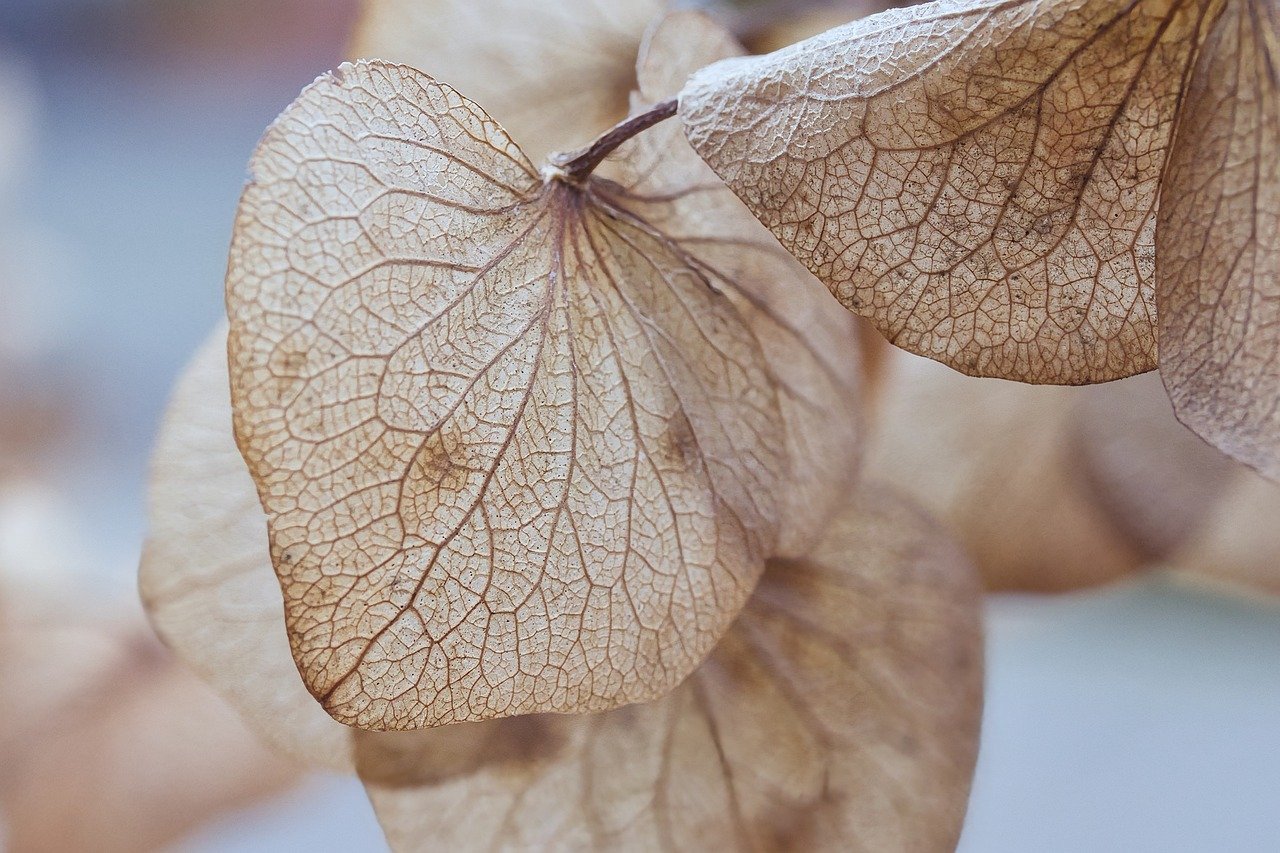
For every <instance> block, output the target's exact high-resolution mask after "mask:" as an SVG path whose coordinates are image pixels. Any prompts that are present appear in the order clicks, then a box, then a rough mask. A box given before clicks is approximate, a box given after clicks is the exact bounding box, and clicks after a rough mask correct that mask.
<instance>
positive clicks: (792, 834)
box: [357, 489, 982, 851]
mask: <svg viewBox="0 0 1280 853" xmlns="http://www.w3.org/2000/svg"><path fill="white" fill-rule="evenodd" d="M978 600H979V599H978V591H977V584H976V583H975V579H974V575H973V572H972V569H971V568H970V567H969V566H968V565H967V564H966V563H965V561H964V558H963V557H962V556H961V554H960V552H959V551H958V550H957V549H956V548H955V546H954V545H952V544H951V543H950V542H949V540H948V539H947V538H946V537H945V536H944V535H943V534H942V533H941V531H940V530H939V528H937V527H936V526H934V524H933V523H932V522H930V521H928V520H926V519H925V518H924V517H922V516H921V515H919V514H918V513H917V512H916V510H914V509H913V508H911V507H910V506H909V505H908V504H905V503H903V502H902V501H901V500H900V499H898V498H895V497H893V496H892V495H891V494H889V493H886V492H884V491H881V490H876V489H870V490H868V491H866V492H865V493H864V494H863V496H862V497H861V498H859V499H858V501H857V502H856V504H855V505H853V506H851V507H849V508H848V509H847V510H846V511H845V512H844V513H843V514H842V515H841V516H840V517H839V518H838V520H837V521H836V522H835V523H834V525H833V526H832V528H831V529H830V530H829V532H828V534H827V535H826V536H825V537H823V540H822V544H821V545H819V546H818V548H817V549H816V550H815V552H814V553H813V555H812V556H811V557H809V558H806V559H804V560H799V561H779V562H776V563H771V564H770V566H769V569H768V570H767V571H766V573H765V575H764V578H763V579H762V581H761V583H760V586H759V588H758V589H757V590H756V593H755V595H754V596H753V597H752V598H751V601H750V603H749V604H748V606H747V609H746V610H745V611H744V612H743V615H742V616H741V617H740V618H739V620H738V621H737V622H736V623H735V624H734V626H733V627H732V628H731V629H730V631H729V633H728V634H727V635H726V636H725V638H724V640H723V641H722V642H721V644H720V645H719V646H718V647H717V649H716V651H715V653H714V654H713V655H712V656H711V658H710V659H709V660H708V661H707V662H706V663H705V664H704V665H703V666H702V667H701V668H700V669H699V670H698V671H697V672H696V673H695V674H694V676H693V677H691V678H690V679H689V680H688V681H687V682H686V683H685V684H683V685H682V686H681V687H680V688H679V689H678V690H677V691H676V692H674V693H673V694H671V695H670V696H667V697H666V698H664V699H662V700H661V701H658V702H654V703H651V704H648V705H643V706H635V707H631V708H624V709H620V710H615V711H611V712H608V713H605V714H600V715H596V716H591V717H553V716H541V717H530V718H522V719H517V720H502V721H496V722H492V723H484V724H480V726H481V728H482V729H484V731H485V734H486V735H487V738H488V741H489V743H490V744H491V746H492V749H491V750H490V752H489V753H488V754H487V755H485V756H484V760H480V761H470V762H469V763H467V764H466V765H465V766H460V767H457V768H453V769H452V771H449V770H445V771H444V772H442V769H443V768H442V763H441V761H440V760H439V755H440V753H441V750H442V749H447V747H448V745H449V740H448V739H449V738H450V737H451V736H452V735H453V734H454V729H453V728H449V729H440V730H436V731H431V732H424V733H410V734H398V733H396V734H373V733H361V734H360V735H359V736H358V738H357V758H358V768H359V772H360V774H361V776H362V778H363V779H364V781H365V785H366V787H367V788H368V790H369V795H370V799H371V800H372V801H373V804H374V808H375V810H376V811H377V812H378V816H379V819H380V820H381V822H382V824H383V827H384V828H385V829H386V831H387V836H388V840H389V841H390V842H391V844H392V846H393V847H394V848H396V849H399V850H426V849H442V848H448V849H455V848H456V849H486V850H529V849H537V850H580V849H597V850H603V849H608V850H654V849H671V850H686V849H716V850H738V849H741V850H866V851H879V850H938V851H941V850H949V849H952V848H953V847H954V845H955V841H956V838H957V836H958V835H959V830H960V825H961V822H962V819H963V816H964V808H965V802H966V799H967V793H968V786H969V778H970V775H971V773H972V768H973V762H974V758H975V755H976V745H977V744H976V735H977V728H978V720H979V716H980V706H981V685H980V682H981V654H982V652H981V635H980V634H981V632H980V629H979V626H978V622H977V618H978V610H979V607H978Z"/></svg>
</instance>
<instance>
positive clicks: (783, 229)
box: [680, 0, 1218, 384]
mask: <svg viewBox="0 0 1280 853" xmlns="http://www.w3.org/2000/svg"><path fill="white" fill-rule="evenodd" d="M1216 8H1218V4H1217V3H1216V2H1215V0H1196V2H1174V1H1173V0H1136V1H1135V2H1130V3H1115V2H1113V0H1082V2H1053V0H1012V1H1011V2H995V0H943V2H935V3H928V4H924V5H920V6H914V7H910V8H907V9H902V10H892V11H889V12H885V13H883V14H880V15H876V16H873V17H870V18H865V19H863V20H861V21H857V22H854V23H852V24H848V25H846V26H844V27H840V28H837V29H835V30H832V31H829V32H827V33H824V34H822V35H819V36H816V37H815V38H812V39H809V40H807V41H804V42H801V43H800V44H797V45H794V46H792V47H790V48H786V49H783V50H781V51H778V52H777V53H773V54H769V55H767V56H763V57H754V58H749V59H735V60H731V61H729V62H723V63H718V64H716V65H714V66H712V67H710V68H707V69H704V70H703V71H701V72H700V73H699V74H697V75H696V76H695V77H694V78H693V79H692V80H691V81H690V84H689V85H688V87H686V89H685V90H684V91H683V92H682V94H681V98H680V114H681V117H682V118H683V121H684V125H685V129H686V131H687V133H688V136H689V139H690V141H691V142H692V144H693V147H694V148H695V149H696V150H697V151H698V153H699V154H701V155H702V157H703V158H704V159H705V160H706V161H707V162H708V163H710V164H711V166H712V167H713V168H714V169H715V170H716V171H717V172H718V173H719V174H720V175H721V177H723V178H724V179H725V181H726V182H727V183H728V184H729V185H730V186H731V187H733V189H734V190H735V191H736V192H737V193H738V194H739V195H740V196H741V197H742V199H743V200H744V201H745V202H746V203H747V206H748V207H749V208H751V210H752V211H753V212H754V213H755V214H756V215H757V216H759V217H760V218H761V220H762V221H763V222H764V223H765V224H766V225H768V226H769V228H770V229H771V230H772V231H773V232H774V234H776V235H777V237H778V239H779V240H780V241H781V242H782V244H783V245H784V246H786V247H787V248H788V249H789V250H791V251H792V252H793V253H794V254H795V255H796V256H797V257H798V258H800V259H801V260H802V261H804V263H805V264H806V265H808V267H809V268H810V269H811V270H812V271H813V272H814V273H815V274H816V275H817V276H818V278H820V279H822V280H823V281H824V282H825V283H826V284H827V285H828V286H829V287H830V288H831V289H832V291H833V292H834V293H835V294H836V296H837V297H838V298H839V299H840V300H841V302H843V303H844V304H845V305H846V306H847V307H849V308H850V309H851V310H853V311H856V312H858V313H861V314H863V315H865V316H867V317H870V318H872V319H873V320H874V321H875V323H876V325H877V327H878V328H880V329H881V331H882V332H884V334H885V335H886V336H887V337H888V338H889V339H890V340H891V341H893V342H894V343H895V344H897V345H898V346H901V347H903V348H905V349H908V350H910V351H912V352H915V353H919V354H922V355H926V356H928V357H930V358H933V359H936V360H939V361H942V362H944V363H946V364H948V365H950V366H952V367H955V368H957V369H959V370H961V371H964V372H966V373H971V374H976V375H984V376H999V377H1004V378H1011V379H1019V380H1022V381H1027V382H1038V383H1072V384H1074V383H1085V382H1097V381H1102V380H1106V379H1114V378H1117V377H1120V376H1126V375H1129V374H1132V373H1138V372H1142V371H1145V370H1149V369H1151V368H1152V367H1153V366H1154V364H1155V350H1156V347H1155V311H1154V294H1153V277H1154V266H1155V224H1156V223H1155V220H1156V197H1157V192H1158V189H1159V179H1160V175H1161V172H1162V169H1163V167H1164V163H1165V159H1166V154H1167V149H1168V145H1169V141H1170V137H1171V135H1172V131H1173V123H1174V116H1175V113H1176V110H1177V106H1178V103H1179V96H1180V93H1181V90H1182V84H1183V80H1184V78H1185V76H1186V73H1187V72H1188V70H1189V68H1188V66H1189V64H1190V57H1191V54H1192V48H1193V46H1194V43H1195V41H1196V36H1197V32H1198V27H1199V26H1200V25H1201V23H1202V22H1203V21H1204V20H1206V17H1207V15H1208V14H1209V13H1210V12H1211V11H1212V10H1214V9H1216Z"/></svg>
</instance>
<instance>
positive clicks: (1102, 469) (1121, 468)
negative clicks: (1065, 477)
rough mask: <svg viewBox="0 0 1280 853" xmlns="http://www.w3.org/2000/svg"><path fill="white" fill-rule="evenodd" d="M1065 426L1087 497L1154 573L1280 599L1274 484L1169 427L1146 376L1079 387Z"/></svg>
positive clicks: (1157, 391) (1166, 411)
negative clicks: (1162, 569) (1170, 572)
mask: <svg viewBox="0 0 1280 853" xmlns="http://www.w3.org/2000/svg"><path fill="white" fill-rule="evenodd" d="M1073 420H1074V423H1073V430H1072V431H1073V436H1072V441H1071V443H1070V445H1069V447H1070V451H1069V452H1070V454H1071V455H1072V456H1073V458H1075V459H1077V460H1078V465H1079V468H1080V470H1081V472H1082V473H1083V474H1084V482H1085V484H1086V486H1087V487H1088V494H1089V497H1090V499H1091V500H1093V501H1094V502H1095V504H1096V505H1097V506H1098V507H1099V508H1100V509H1101V510H1102V511H1103V512H1105V513H1106V515H1107V517H1108V518H1109V519H1110V521H1111V523H1112V524H1113V525H1114V526H1115V527H1116V528H1117V529H1118V530H1120V531H1121V533H1122V534H1123V535H1124V537H1125V538H1126V540H1127V541H1129V542H1131V543H1133V544H1134V545H1136V546H1137V547H1138V548H1139V549H1140V550H1141V551H1142V553H1143V554H1144V555H1145V557H1146V558H1147V560H1148V561H1149V562H1150V563H1151V564H1152V565H1153V566H1155V565H1160V566H1166V567H1170V568H1173V569H1176V570H1178V571H1179V572H1181V573H1183V574H1186V575H1191V576H1194V577H1195V578H1198V579H1202V580H1206V579H1207V580H1214V581H1218V582H1222V583H1227V584H1231V585H1234V586H1236V587H1243V588H1247V589H1250V590H1252V591H1254V592H1257V591H1262V592H1268V593H1271V594H1276V593H1280V532H1278V531H1280V528H1277V526H1276V523H1275V520H1276V519H1277V518H1280V485H1277V484H1275V483H1273V482H1271V481H1269V480H1267V479H1265V478H1264V477H1262V476H1260V475H1258V474H1257V473H1255V472H1254V471H1251V470H1249V469H1248V468H1246V467H1244V466H1243V465H1240V464H1238V463H1235V462H1232V461H1231V460H1230V459H1228V458H1227V457H1225V456H1223V455H1222V454H1221V453H1218V452H1217V451H1216V450H1214V449H1213V448H1212V447H1210V446H1209V445H1207V444H1205V443H1204V442H1203V441H1201V440H1200V439H1199V438H1197V437H1196V436H1195V435H1194V434H1193V433H1191V432H1190V431H1189V430H1188V429H1187V428H1186V427H1184V426H1183V425H1182V424H1180V423H1178V421H1177V419H1176V418H1175V417H1174V414H1173V410H1172V408H1171V407H1170V405H1169V398H1168V397H1167V396H1166V395H1165V393H1164V389H1163V387H1162V386H1161V384H1160V380H1159V378H1158V377H1157V376H1156V375H1155V374H1151V375H1150V376H1135V377H1133V378H1132V379H1126V380H1124V381H1122V382H1116V383H1111V384H1108V385H1100V386H1098V387H1096V388H1089V389H1087V390H1085V391H1084V392H1083V393H1082V395H1081V401H1080V403H1079V404H1078V405H1077V406H1076V410H1075V412H1074V415H1073Z"/></svg>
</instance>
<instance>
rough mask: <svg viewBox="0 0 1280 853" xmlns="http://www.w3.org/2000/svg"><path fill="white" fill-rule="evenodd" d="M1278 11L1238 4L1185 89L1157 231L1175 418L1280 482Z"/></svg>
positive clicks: (1257, 3) (1268, 5)
mask: <svg viewBox="0 0 1280 853" xmlns="http://www.w3.org/2000/svg"><path fill="white" fill-rule="evenodd" d="M1278 68H1280V10H1278V9H1277V7H1276V4H1275V3H1274V2H1271V0H1231V2H1229V3H1227V7H1226V11H1225V12H1224V13H1223V14H1222V15H1221V17H1219V18H1218V21H1217V23H1216V24H1215V25H1214V27H1213V29H1212V31H1211V32H1210V34H1209V36H1208V38H1207V40H1206V41H1205V44H1204V46H1203V48H1202V49H1201V52H1200V56H1199V59H1198V61H1197V64H1196V70H1195V74H1194V76H1193V77H1192V79H1191V82H1190V85H1189V87H1188V89H1187V93H1186V102H1185V106H1184V107H1183V110H1182V116H1181V118H1180V119H1179V124H1178V133H1177V141H1176V143H1175V145H1174V148H1173V153H1172V154H1171V156H1170V162H1169V169H1168V172H1167V175H1166V178H1165V182H1164V189H1163V191H1162V193H1161V207H1160V227H1159V231H1158V234H1157V240H1156V250H1157V251H1156V258H1157V263H1158V269H1159V286H1158V287H1157V295H1158V299H1157V306H1158V309H1159V310H1158V316H1159V318H1160V372H1161V375H1162V376H1163V377H1164V381H1165V385H1166V387H1167V388H1168V390H1169V395H1170V397H1171V398H1172V399H1173V404H1174V408H1175V409H1176V410H1177V412H1178V417H1179V418H1180V419H1181V420H1182V421H1183V422H1184V423H1186V424H1187V425H1188V426H1190V427H1191V428H1192V429H1194V430H1195V431H1196V432H1197V433H1199V434H1200V435H1202V436H1204V437H1205V438H1206V439H1208V440H1209V441H1210V442H1212V443H1213V444H1214V445H1216V446H1217V447H1219V448H1221V449H1222V450H1224V451H1226V452H1227V453H1229V454H1231V455H1232V456H1234V457H1236V458H1237V459H1239V460H1241V461H1243V462H1245V463H1247V464H1249V465H1251V466H1253V467H1254V468H1257V469H1258V470H1259V471H1261V472H1263V473H1264V474H1267V475H1268V476H1270V477H1272V478H1280V76H1278V75H1280V70H1278Z"/></svg>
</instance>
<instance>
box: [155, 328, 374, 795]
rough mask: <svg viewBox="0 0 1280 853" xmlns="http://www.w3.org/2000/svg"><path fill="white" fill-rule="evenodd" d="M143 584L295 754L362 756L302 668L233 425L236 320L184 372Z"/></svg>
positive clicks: (272, 738) (198, 652)
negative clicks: (230, 345)
mask: <svg viewBox="0 0 1280 853" xmlns="http://www.w3.org/2000/svg"><path fill="white" fill-rule="evenodd" d="M149 505H150V506H149V509H150V518H149V527H150V529H149V530H148V533H147V541H146V544H145V546H144V547H143V551H142V563H141V565H140V567H139V569H138V588H139V592H140V593H141V596H142V602H143V604H144V606H145V607H146V610H147V615H148V617H149V618H150V620H151V625H152V627H153V628H154V629H155V631H156V633H157V634H158V635H159V636H160V638H161V639H163V640H164V642H165V644H166V645H167V646H169V648H171V649H173V651H174V652H175V653H176V654H177V655H178V656H179V657H180V658H181V659H182V660H183V661H184V662H185V663H186V664H187V665H188V666H189V667H191V668H192V669H193V670H194V671H195V672H197V673H198V674H199V675H200V677H201V678H203V679H204V680H205V681H207V682H208V683H209V684H210V685H211V686H212V687H213V688H214V689H215V690H217V691H218V692H219V693H220V694H222V696H224V697H225V698H226V699H227V701H229V702H230V703H231V704H232V705H234V706H235V707H236V708H237V709H238V710H239V711H240V712H241V713H242V714H243V715H244V717H245V720H246V721H247V722H248V724H249V725H250V726H252V727H253V729H254V731H255V732H257V734H258V735H259V736H260V737H262V738H263V739H264V740H266V741H267V742H268V743H270V744H271V745H272V746H274V747H276V748H277V749H279V750H281V751H283V752H284V753H286V754H288V755H290V756H292V757H294V758H296V759H298V760H300V761H304V762H307V763H310V764H315V765H319V766H323V767H328V768H331V769H334V770H350V769H351V766H352V756H351V742H350V730H349V729H347V727H346V726H343V725H340V724H338V723H336V722H334V721H333V719H332V718H330V717H329V715H328V714H326V713H325V712H324V710H323V709H322V708H321V707H320V706H319V705H317V704H316V703H315V701H314V700H313V699H312V698H311V695H310V694H309V693H308V692H307V689H306V687H305V686H304V685H303V683H302V679H301V678H299V676H298V669H297V667H296V666H295V665H294V663H293V656H292V655H291V654H290V652H289V641H288V638H287V636H286V634H285V630H284V622H283V619H282V617H281V610H280V585H279V583H278V582H277V581H276V577H275V573H274V572H273V571H272V570H271V555H270V553H269V551H268V548H267V519H266V516H264V515H263V514H262V507H261V506H260V505H259V504H258V496H257V494H256V493H255V492H254V488H253V480H252V479H251V478H250V477H249V472H248V471H247V470H246V469H245V466H244V461H243V460H242V459H241V458H240V452H239V451H238V450H237V449H236V442H235V436H234V435H233V434H232V432H231V397H230V391H229V386H228V377H227V330H226V326H225V324H223V325H221V326H220V327H219V328H218V329H215V330H214V331H213V333H212V334H210V336H209V338H208V340H207V341H205V343H204V344H203V345H202V346H201V347H200V350H199V352H197V353H196V355H195V357H194V358H193V359H192V361H191V364H190V365H189V366H188V367H187V369H186V370H185V371H184V373H183V375H182V378H181V379H180V380H179V381H178V386H177V388H176V389H175V390H174V394H173V399H172V400H171V401H170V403H169V409H168V411H167V413H166V414H165V419H164V424H163V426H162V427H161V429H160V436H159V438H158V439H157V441H156V446H155V450H154V453H153V461H152V470H151V490H150V495H149Z"/></svg>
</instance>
